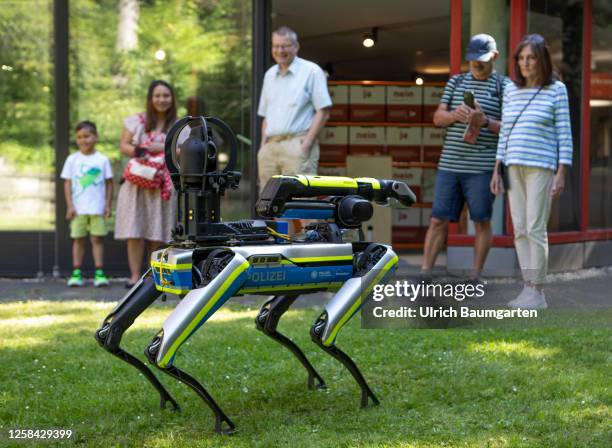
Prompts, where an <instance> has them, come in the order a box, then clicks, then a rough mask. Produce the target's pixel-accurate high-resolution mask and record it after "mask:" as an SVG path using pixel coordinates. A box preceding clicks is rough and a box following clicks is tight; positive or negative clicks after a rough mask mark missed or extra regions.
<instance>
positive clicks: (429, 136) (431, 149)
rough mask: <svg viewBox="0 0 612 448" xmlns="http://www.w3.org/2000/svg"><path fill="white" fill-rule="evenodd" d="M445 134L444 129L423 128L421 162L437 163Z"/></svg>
mask: <svg viewBox="0 0 612 448" xmlns="http://www.w3.org/2000/svg"><path fill="white" fill-rule="evenodd" d="M445 134H446V131H445V130H444V129H440V128H433V127H426V128H423V162H431V163H438V160H439V159H440V153H441V152H442V145H443V144H444V135H445Z"/></svg>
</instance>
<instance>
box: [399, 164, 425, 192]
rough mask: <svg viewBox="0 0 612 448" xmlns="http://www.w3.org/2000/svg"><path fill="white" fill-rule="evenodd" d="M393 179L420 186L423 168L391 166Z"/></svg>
mask: <svg viewBox="0 0 612 448" xmlns="http://www.w3.org/2000/svg"><path fill="white" fill-rule="evenodd" d="M393 179H394V180H401V181H402V182H406V185H408V186H410V187H411V188H412V186H417V187H420V186H421V180H422V179H423V168H393Z"/></svg>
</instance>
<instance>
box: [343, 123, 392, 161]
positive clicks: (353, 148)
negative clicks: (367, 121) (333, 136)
mask: <svg viewBox="0 0 612 448" xmlns="http://www.w3.org/2000/svg"><path fill="white" fill-rule="evenodd" d="M384 152H385V128H384V126H351V127H350V131H349V153H350V154H352V155H359V154H364V155H373V154H384Z"/></svg>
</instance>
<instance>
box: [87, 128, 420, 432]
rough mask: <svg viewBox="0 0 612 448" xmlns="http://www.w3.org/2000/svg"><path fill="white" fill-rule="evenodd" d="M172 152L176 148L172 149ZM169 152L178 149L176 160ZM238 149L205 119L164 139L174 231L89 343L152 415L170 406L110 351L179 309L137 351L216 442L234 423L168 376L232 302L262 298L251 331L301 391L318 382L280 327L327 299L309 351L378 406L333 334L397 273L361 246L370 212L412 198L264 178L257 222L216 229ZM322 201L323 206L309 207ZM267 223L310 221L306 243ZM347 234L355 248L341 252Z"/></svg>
mask: <svg viewBox="0 0 612 448" xmlns="http://www.w3.org/2000/svg"><path fill="white" fill-rule="evenodd" d="M210 125H213V126H216V127H218V128H219V129H221V131H223V133H224V134H225V135H226V136H227V137H228V139H229V146H230V154H229V156H230V157H229V161H228V162H227V165H226V166H225V168H224V169H219V157H218V156H219V153H218V148H217V145H216V144H215V142H214V141H213V134H212V128H211V126H210ZM179 142H180V144H179ZM177 148H178V149H177ZM236 152H237V141H236V137H235V135H234V133H233V132H232V130H231V129H230V128H229V127H228V126H227V125H226V124H225V123H224V122H223V121H221V120H219V119H217V118H214V117H207V118H204V117H185V118H183V119H181V120H179V121H178V122H177V123H176V124H175V125H174V126H173V127H172V129H171V130H170V131H169V133H168V136H167V138H166V146H165V157H166V164H167V167H168V170H169V172H170V176H171V179H172V182H173V185H174V188H175V189H176V192H177V194H178V204H179V206H178V224H177V226H176V228H175V230H174V232H173V240H172V242H171V244H170V245H168V246H167V247H165V248H163V249H160V250H157V251H155V252H153V253H152V255H151V267H150V269H149V270H147V272H146V273H145V274H144V275H143V276H142V277H141V278H140V280H139V281H138V282H137V283H136V284H135V285H134V286H133V287H132V288H131V289H130V291H129V292H128V293H127V294H126V295H125V297H123V299H122V300H121V301H120V302H119V303H118V304H117V306H116V307H115V308H114V309H113V310H112V311H111V312H110V314H109V315H108V316H107V317H106V318H105V319H104V321H103V323H102V325H101V327H100V328H99V329H98V330H97V331H96V334H95V337H96V340H97V341H98V343H99V344H100V345H101V346H102V347H103V348H104V349H105V350H107V351H108V352H110V353H111V354H113V355H115V356H117V357H118V358H119V359H121V360H123V361H125V362H127V363H129V364H131V365H132V366H134V367H136V368H137V369H138V370H139V371H140V372H141V373H142V374H143V375H144V377H145V378H146V379H147V380H148V381H149V382H150V383H151V384H152V385H153V386H154V387H155V388H156V389H157V391H158V392H159V394H160V397H161V407H162V408H165V407H166V403H168V402H169V403H170V404H171V406H172V407H173V409H174V410H178V409H179V406H178V404H177V402H176V401H175V400H174V398H172V396H171V395H170V394H169V393H168V392H167V391H166V389H165V388H164V386H163V385H162V384H161V383H160V381H159V380H158V379H157V377H156V376H155V375H154V374H153V373H152V372H151V370H150V369H149V368H148V367H147V366H146V365H145V364H144V363H143V362H142V361H140V360H139V359H138V358H136V357H134V356H133V355H131V354H130V353H128V352H126V351H125V350H123V349H122V348H121V347H120V343H121V338H122V337H123V334H124V333H125V331H126V330H127V329H128V328H129V327H130V326H131V325H132V324H133V323H134V321H135V320H136V319H137V318H138V316H140V314H141V313H142V312H143V311H144V310H146V309H147V308H148V307H149V306H150V305H151V304H152V303H153V302H154V301H155V300H156V299H157V298H158V297H160V296H161V295H162V294H164V293H172V294H177V295H179V296H180V297H181V300H180V301H179V303H178V305H177V306H176V308H175V309H174V310H173V311H172V312H171V313H170V315H169V316H168V317H167V319H166V320H165V322H164V323H163V325H162V328H161V330H160V331H159V332H158V333H157V335H156V336H155V337H154V338H153V340H152V341H151V343H150V344H149V345H148V346H147V347H146V348H145V356H146V358H147V359H148V360H149V362H150V363H151V364H152V365H154V366H155V367H157V368H159V369H160V370H161V371H162V372H164V373H165V374H167V375H169V376H171V377H173V378H175V379H177V380H178V381H180V382H182V383H184V384H186V385H187V386H189V387H190V388H191V389H193V390H194V391H195V392H196V393H197V394H198V395H199V396H200V397H201V398H202V399H203V400H204V402H205V403H206V404H207V405H208V406H209V407H210V408H211V409H212V411H213V413H214V415H215V430H216V432H218V433H223V434H230V433H232V432H233V431H234V429H235V426H234V423H233V422H232V421H231V420H230V418H229V417H228V416H227V415H226V414H225V412H224V411H223V410H222V409H221V407H220V406H219V405H218V404H217V402H216V401H215V400H214V399H213V397H212V396H211V395H210V394H209V393H208V391H207V390H206V389H205V387H204V386H203V385H202V384H201V383H200V382H198V381H197V380H196V379H195V378H194V377H192V376H191V375H189V374H187V373H186V372H184V371H183V370H181V369H179V368H178V367H176V365H175V363H174V361H175V357H176V354H177V352H178V350H179V348H180V347H181V345H182V344H183V343H184V342H185V341H186V340H187V339H188V338H189V337H190V336H191V335H193V334H194V333H195V332H196V331H197V330H198V329H199V328H200V327H201V326H202V325H204V324H205V323H206V322H207V321H208V320H209V319H210V317H211V316H212V315H213V314H214V313H215V312H216V311H217V310H218V309H219V308H220V307H221V306H223V304H224V303H225V302H227V301H228V300H229V299H230V298H231V297H234V296H240V295H244V294H259V295H272V297H271V298H270V299H269V300H268V301H266V302H265V303H264V305H263V306H262V307H261V310H260V311H259V314H258V315H257V318H256V319H255V324H256V327H257V329H258V330H260V331H262V332H263V333H264V334H265V335H267V336H269V337H270V338H272V339H274V340H275V341H277V342H279V343H280V344H282V345H283V346H285V347H286V348H288V349H289V350H290V351H291V352H292V353H293V354H294V355H295V356H296V357H297V359H298V360H299V361H300V363H301V364H302V365H303V366H304V368H305V369H306V371H307V373H308V387H309V388H311V389H314V388H325V382H324V380H323V378H322V377H321V376H320V375H319V373H318V372H317V371H316V370H315V368H314V367H313V366H312V364H311V363H310V361H309V360H308V359H307V358H306V356H305V355H304V353H303V352H302V350H301V349H300V348H299V347H298V346H297V345H296V344H295V343H294V342H293V341H291V339H289V338H287V337H286V336H284V335H283V334H281V333H280V332H278V331H277V325H278V323H279V320H280V318H281V317H282V315H283V314H284V313H285V312H286V311H287V310H288V309H289V307H290V306H291V305H292V304H293V303H294V302H295V300H296V299H297V298H298V297H299V296H300V295H301V294H307V293H313V292H320V291H330V292H335V294H334V295H333V297H332V298H331V299H330V300H329V301H328V302H327V303H326V304H325V307H324V310H323V311H322V312H321V314H320V315H319V317H318V318H317V319H316V321H315V322H314V324H313V325H312V327H311V329H310V336H311V338H312V340H313V341H314V342H315V343H316V344H317V345H318V346H319V347H320V348H321V349H323V350H324V351H325V352H326V353H328V354H330V355H331V356H333V357H334V358H335V359H337V360H338V361H339V362H341V363H342V364H343V365H344V366H345V367H346V368H347V369H348V370H349V372H350V373H351V374H352V376H353V378H354V379H355V381H356V382H357V384H358V385H359V387H360V388H361V406H362V407H366V406H368V404H370V403H372V404H378V403H379V401H378V398H377V397H376V396H375V395H374V393H373V392H372V390H371V389H370V387H369V385H368V383H367V382H366V380H365V378H364V377H363V375H362V374H361V371H360V370H359V368H358V367H357V365H356V364H355V362H354V361H353V360H352V359H351V358H350V357H349V356H348V355H347V354H346V353H344V352H343V351H342V350H340V349H339V348H338V347H337V345H336V337H337V335H338V332H339V331H340V329H341V328H342V327H343V326H344V325H345V324H346V323H347V322H348V321H349V319H351V317H352V316H354V315H355V314H356V313H357V312H358V310H359V309H360V308H361V306H362V304H363V302H364V301H365V300H366V298H367V297H368V296H369V294H370V293H371V291H372V288H373V287H374V285H375V284H377V283H379V282H382V281H384V280H385V279H387V278H388V277H389V276H390V274H392V272H393V271H394V270H395V269H396V268H397V263H398V257H397V255H396V254H395V253H394V252H393V250H392V248H391V247H390V246H388V245H384V244H380V243H375V242H367V241H364V235H363V231H362V230H361V224H362V223H363V222H364V221H367V220H369V219H370V218H371V217H372V214H373V206H372V201H374V202H376V203H379V204H387V203H388V202H389V201H397V202H399V203H400V204H402V205H403V206H410V205H412V204H413V203H414V202H415V201H416V198H415V196H414V193H413V192H412V191H411V190H410V189H409V188H408V187H407V186H406V184H404V183H403V182H399V181H394V180H379V179H374V178H356V179H353V178H348V177H326V176H303V175H296V176H284V175H281V176H274V177H273V178H272V179H271V180H270V181H269V182H268V183H267V184H266V186H265V188H264V190H263V192H262V194H261V196H260V198H259V200H258V202H257V204H256V209H257V212H258V214H259V215H260V216H261V217H263V219H254V220H243V221H232V222H222V221H221V214H220V200H221V197H222V196H223V194H224V192H225V190H227V189H236V188H237V187H238V183H239V181H240V177H241V174H240V173H239V172H237V171H235V170H234V168H235V160H236ZM317 197H324V199H313V198H317ZM273 218H281V219H282V218H286V219H295V218H303V219H314V220H319V221H315V222H314V223H312V224H309V225H307V226H306V227H305V235H306V236H305V237H304V238H303V239H300V240H296V239H293V238H291V237H290V236H288V235H287V234H285V233H283V229H282V228H281V226H282V221H277V220H273ZM349 229H355V230H356V231H357V232H358V234H359V241H356V242H345V241H344V239H345V233H346V232H347V230H349Z"/></svg>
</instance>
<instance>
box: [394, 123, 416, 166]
mask: <svg viewBox="0 0 612 448" xmlns="http://www.w3.org/2000/svg"><path fill="white" fill-rule="evenodd" d="M422 134H423V132H422V130H421V128H420V127H416V126H415V127H410V128H401V127H396V126H389V127H388V128H387V135H386V143H387V154H389V155H391V157H393V160H394V161H395V162H420V161H421V160H422V156H421V143H422V139H423V137H422Z"/></svg>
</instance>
